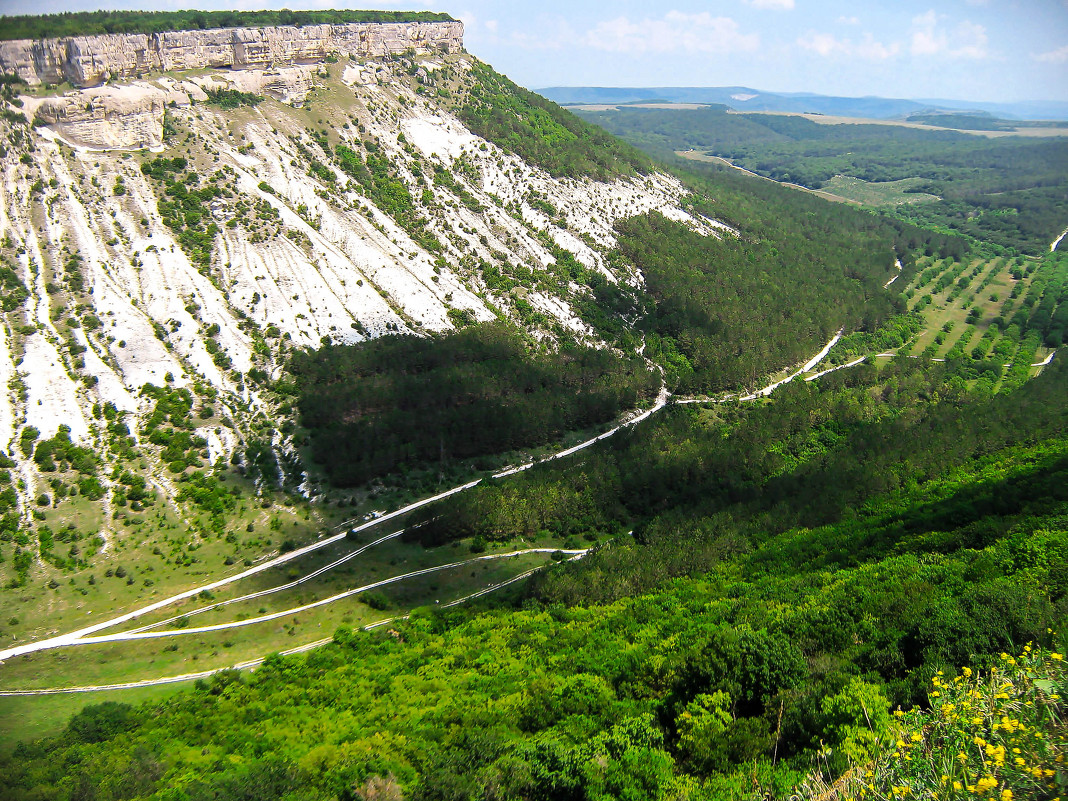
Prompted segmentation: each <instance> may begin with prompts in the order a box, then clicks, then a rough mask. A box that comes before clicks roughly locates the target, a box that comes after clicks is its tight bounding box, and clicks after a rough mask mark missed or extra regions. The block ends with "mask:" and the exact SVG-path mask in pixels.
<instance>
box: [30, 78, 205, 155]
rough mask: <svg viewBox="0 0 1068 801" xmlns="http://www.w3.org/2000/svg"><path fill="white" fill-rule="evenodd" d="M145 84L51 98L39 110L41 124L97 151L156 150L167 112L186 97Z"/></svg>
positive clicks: (187, 101) (38, 106)
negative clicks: (166, 108)
mask: <svg viewBox="0 0 1068 801" xmlns="http://www.w3.org/2000/svg"><path fill="white" fill-rule="evenodd" d="M175 95H176V93H171V92H165V91H163V90H162V89H159V88H156V87H153V86H148V85H145V84H140V85H132V86H103V87H99V88H94V89H85V90H83V91H80V92H71V93H70V94H67V95H63V96H62V97H50V98H47V99H45V100H44V101H43V102H41V103H40V104H39V105H37V107H36V117H37V119H38V120H39V121H43V122H46V123H48V125H49V127H50V128H51V129H52V130H53V131H55V133H57V134H58V135H59V136H60V137H62V138H63V139H65V140H66V141H68V142H70V143H72V144H76V145H82V146H85V147H94V148H123V149H126V148H130V149H134V148H155V147H159V146H160V145H161V144H162V143H163V110H164V108H165V107H166V105H167V103H168V102H169V101H171V100H175V101H177V100H178V99H181V100H182V101H184V104H185V105H188V103H189V99H188V97H186V96H185V95H181V96H180V98H179V97H177V96H175Z"/></svg>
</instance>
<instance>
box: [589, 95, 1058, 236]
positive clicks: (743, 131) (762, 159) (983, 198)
mask: <svg viewBox="0 0 1068 801" xmlns="http://www.w3.org/2000/svg"><path fill="white" fill-rule="evenodd" d="M578 113H579V115H580V116H582V117H583V118H584V119H586V120H589V121H592V122H596V123H597V124H598V125H601V126H603V127H604V128H605V129H606V130H608V131H611V132H612V133H614V134H616V135H617V136H621V137H623V138H624V139H627V140H628V141H630V142H632V143H633V144H635V145H637V146H639V147H641V148H643V149H645V150H646V151H648V152H652V153H654V154H656V155H657V156H670V153H671V151H674V150H687V149H690V148H693V149H695V150H699V151H704V152H707V153H709V154H712V155H716V156H721V157H723V158H727V159H729V160H731V161H732V162H733V163H735V164H738V165H739V166H741V167H745V168H746V169H748V170H752V171H753V172H756V173H758V174H760V175H763V176H766V177H768V178H772V179H774V180H776V181H784V182H791V183H796V184H800V185H802V186H805V187H808V188H810V189H819V188H820V187H822V186H823V185H824V184H825V183H826V182H827V181H829V180H830V179H831V178H833V177H834V176H836V175H846V176H852V177H856V178H860V179H863V180H865V181H870V182H885V181H896V180H901V179H905V178H920V179H921V181H920V182H919V183H917V184H916V185H915V186H912V187H911V188H910V189H908V190H906V191H908V192H915V193H929V194H932V195H936V196H938V197H939V198H941V199H940V200H938V201H936V202H933V203H923V204H910V205H907V206H902V207H899V208H898V209H897V210H896V211H895V213H896V214H897V215H898V216H899V217H901V218H902V219H905V220H908V221H911V222H915V223H918V224H921V225H924V226H926V227H932V226H933V227H937V228H941V229H943V230H946V231H951V232H955V233H961V234H965V235H967V236H969V237H971V238H973V240H975V241H983V242H988V243H993V244H996V245H999V246H1001V247H1003V248H1006V249H1009V248H1011V249H1015V250H1017V251H1019V252H1023V253H1030V254H1038V253H1040V252H1042V251H1044V250H1045V249H1047V248H1048V246H1049V243H1050V242H1051V241H1052V240H1053V239H1054V238H1055V237H1056V236H1057V234H1058V233H1060V231H1061V230H1063V228H1064V221H1065V220H1066V219H1068V195H1066V192H1068V185H1066V183H1065V178H1064V176H1065V175H1068V140H1066V139H1064V138H1055V139H1025V138H1016V137H1009V138H1002V139H987V138H985V137H981V136H975V135H972V134H965V133H958V132H955V131H937V130H932V131H926V130H922V129H912V128H902V127H900V126H891V125H877V124H835V125H827V124H820V123H816V122H812V121H811V120H807V119H804V118H802V117H799V116H792V115H775V114H735V113H728V112H727V110H726V108H724V107H717V106H713V107H709V108H707V109H697V110H665V109H634V108H622V109H618V110H615V111H599V112H578Z"/></svg>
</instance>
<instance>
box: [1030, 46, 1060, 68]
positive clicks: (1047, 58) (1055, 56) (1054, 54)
mask: <svg viewBox="0 0 1068 801" xmlns="http://www.w3.org/2000/svg"><path fill="white" fill-rule="evenodd" d="M1034 59H1035V61H1044V62H1045V63H1047V64H1065V63H1068V45H1065V46H1064V47H1058V48H1057V49H1056V50H1050V51H1049V52H1048V53H1039V54H1038V55H1036V56H1035V57H1034Z"/></svg>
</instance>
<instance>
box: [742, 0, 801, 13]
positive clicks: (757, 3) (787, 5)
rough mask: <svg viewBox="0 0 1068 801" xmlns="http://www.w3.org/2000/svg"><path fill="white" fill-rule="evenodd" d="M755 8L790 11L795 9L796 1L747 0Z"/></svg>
mask: <svg viewBox="0 0 1068 801" xmlns="http://www.w3.org/2000/svg"><path fill="white" fill-rule="evenodd" d="M745 1H746V2H747V3H749V5H751V6H752V7H753V8H775V9H780V10H784V11H788V10H790V9H791V8H793V7H794V0H745Z"/></svg>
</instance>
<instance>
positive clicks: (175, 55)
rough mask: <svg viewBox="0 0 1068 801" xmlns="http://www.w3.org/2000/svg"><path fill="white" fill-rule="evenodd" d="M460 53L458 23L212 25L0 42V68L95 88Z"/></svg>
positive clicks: (34, 81) (33, 77)
mask: <svg viewBox="0 0 1068 801" xmlns="http://www.w3.org/2000/svg"><path fill="white" fill-rule="evenodd" d="M462 49H463V23H461V22H372V23H349V24H346V25H307V26H304V27H300V28H298V27H294V26H275V27H263V28H217V29H212V30H202V31H176V32H166V33H157V34H148V35H146V34H107V35H102V36H72V37H66V38H62V39H38V40H34V39H19V40H14V41H6V42H0V71H3V72H9V73H17V74H18V75H20V76H21V77H22V78H23V79H24V80H26V81H27V82H28V83H30V84H33V85H37V84H42V83H47V84H56V83H61V82H62V81H69V82H70V83H71V84H73V85H75V86H97V85H99V84H101V83H104V82H105V81H107V80H108V79H109V78H130V77H137V76H141V75H144V74H145V73H148V72H161V71H168V70H192V69H202V68H205V67H210V68H223V67H230V68H233V69H248V68H257V67H259V68H263V67H270V66H277V65H286V64H299V63H305V62H310V61H321V60H323V59H324V58H326V57H327V56H329V55H342V56H348V55H355V56H364V57H377V56H384V55H388V54H389V53H401V52H404V51H406V50H415V51H416V52H419V53H427V52H432V51H443V52H448V53H455V52H459V51H460V50H462Z"/></svg>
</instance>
